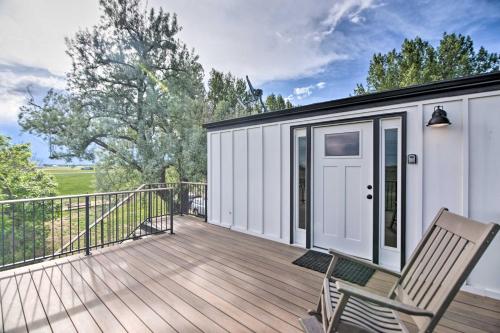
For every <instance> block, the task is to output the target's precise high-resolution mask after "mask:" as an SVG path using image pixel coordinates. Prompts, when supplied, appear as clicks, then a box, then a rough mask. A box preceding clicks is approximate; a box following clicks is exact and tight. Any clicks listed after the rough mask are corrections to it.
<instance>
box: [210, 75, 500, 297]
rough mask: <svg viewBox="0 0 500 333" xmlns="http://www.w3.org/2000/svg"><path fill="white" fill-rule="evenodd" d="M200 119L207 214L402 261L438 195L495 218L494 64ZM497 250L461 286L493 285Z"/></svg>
mask: <svg viewBox="0 0 500 333" xmlns="http://www.w3.org/2000/svg"><path fill="white" fill-rule="evenodd" d="M441 109H442V110H444V111H445V112H446V113H447V117H448V119H449V121H450V122H451V125H449V126H441V127H433V126H426V125H427V124H428V122H429V121H430V119H431V118H432V117H433V113H434V111H437V112H436V114H435V116H439V113H440V112H441V111H439V110H441ZM434 120H436V117H434ZM438 120H439V119H438ZM441 122H443V119H441ZM445 125H446V124H445ZM205 126H206V128H207V130H208V186H209V189H208V200H209V203H208V221H209V222H210V223H213V224H217V225H221V226H225V227H228V228H231V229H234V230H237V231H241V232H245V233H249V234H252V235H257V236H260V237H264V238H268V239H272V240H276V241H278V242H283V243H290V244H294V245H296V246H301V247H306V248H315V249H318V250H326V249H328V248H335V249H337V250H340V251H344V252H347V253H349V254H352V255H355V256H359V257H363V258H365V259H368V260H371V261H373V262H376V263H379V264H381V265H384V266H387V267H389V268H392V269H396V270H399V269H400V267H401V266H402V265H404V262H405V260H406V259H408V257H409V255H410V254H411V253H412V251H413V249H414V248H415V246H416V245H417V243H418V241H419V240H420V238H421V237H422V234H423V232H424V231H425V230H426V228H427V227H428V226H429V225H430V223H431V221H432V219H433V216H434V215H435V214H436V213H437V211H438V209H439V208H441V207H443V206H444V207H447V208H448V209H449V210H450V211H452V212H455V213H458V214H461V215H464V216H467V217H470V218H472V219H476V220H478V221H481V222H490V221H492V222H496V223H499V222H500V73H493V74H487V75H480V76H474V77H469V78H463V79H457V80H451V81H444V82H438V83H432V84H427V85H422V86H415V87H409V88H404V89H398V90H392V91H386V92H381V93H375V94H370V95H365V96H356V97H350V98H345V99H339V100H334V101H329V102H324V103H318V104H312V105H307V106H301V107H297V108H293V109H290V110H283V111H276V112H268V113H262V114H258V115H252V116H248V117H243V118H238V119H232V120H226V121H220V122H215V123H209V124H206V125H205ZM499 253H500V237H497V238H496V239H495V241H494V244H492V245H491V246H490V247H489V249H488V250H487V252H486V253H485V255H484V256H483V258H482V259H481V261H480V262H479V263H478V265H477V267H476V269H475V270H474V271H473V272H472V274H471V275H470V277H469V279H468V281H467V286H465V287H464V288H466V289H468V290H470V291H473V292H477V293H482V294H486V295H488V296H493V297H497V298H498V297H500V258H499V257H498V255H499Z"/></svg>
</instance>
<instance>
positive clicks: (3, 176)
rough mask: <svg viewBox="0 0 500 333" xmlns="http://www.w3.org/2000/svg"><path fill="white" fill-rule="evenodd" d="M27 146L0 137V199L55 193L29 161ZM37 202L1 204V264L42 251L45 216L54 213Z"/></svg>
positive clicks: (45, 176)
mask: <svg viewBox="0 0 500 333" xmlns="http://www.w3.org/2000/svg"><path fill="white" fill-rule="evenodd" d="M31 157H32V154H31V147H30V145H29V144H12V143H11V142H10V139H9V138H8V137H5V136H2V135H0V200H12V199H23V198H35V197H47V196H53V195H56V194H57V191H56V183H55V181H54V179H53V178H52V176H50V175H48V174H45V173H44V172H43V171H42V170H40V169H38V168H37V167H36V165H35V163H33V162H31ZM51 208H52V207H49V206H48V205H44V204H43V203H41V202H40V201H34V202H31V203H18V204H4V205H2V212H1V214H2V234H3V235H4V237H2V238H1V239H0V255H1V257H2V258H3V260H4V261H5V263H4V264H8V263H12V262H17V261H20V260H22V259H23V258H24V256H25V255H26V253H27V254H28V256H32V255H33V253H34V254H35V256H39V255H41V253H42V251H43V246H42V244H45V243H44V242H43V235H48V234H49V233H48V230H45V229H44V228H45V226H44V217H47V216H50V214H54V213H53V212H51Z"/></svg>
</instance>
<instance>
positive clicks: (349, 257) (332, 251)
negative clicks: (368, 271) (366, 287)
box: [328, 249, 401, 278]
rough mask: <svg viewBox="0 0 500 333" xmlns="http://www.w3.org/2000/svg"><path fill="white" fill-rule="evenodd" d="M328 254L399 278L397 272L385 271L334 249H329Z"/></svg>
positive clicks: (378, 266)
mask: <svg viewBox="0 0 500 333" xmlns="http://www.w3.org/2000/svg"><path fill="white" fill-rule="evenodd" d="M328 252H330V254H331V255H333V256H335V257H338V258H344V259H348V260H351V261H354V262H357V263H359V264H361V265H363V266H366V267H370V268H373V269H375V270H377V271H380V272H383V273H386V274H390V275H392V276H395V277H397V278H400V277H401V274H399V273H398V272H394V271H391V270H390V269H387V268H385V267H382V266H380V265H377V264H374V263H372V262H370V261H368V260H364V259H360V258H357V257H354V256H351V255H349V254H346V253H343V252H340V251H337V250H334V249H330V250H329V251H328Z"/></svg>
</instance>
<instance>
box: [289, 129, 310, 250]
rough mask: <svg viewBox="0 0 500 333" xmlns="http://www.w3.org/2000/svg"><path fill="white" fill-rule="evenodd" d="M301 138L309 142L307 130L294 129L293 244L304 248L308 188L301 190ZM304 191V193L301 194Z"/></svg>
mask: <svg viewBox="0 0 500 333" xmlns="http://www.w3.org/2000/svg"><path fill="white" fill-rule="evenodd" d="M299 138H305V139H306V141H307V130H306V129H305V128H297V129H293V165H292V168H293V170H292V173H293V240H292V243H293V244H295V245H299V246H302V247H305V246H306V228H307V209H306V207H307V188H303V189H300V187H299V173H298V166H299V148H300V145H299ZM305 153H306V160H307V155H308V153H309V152H308V151H307V144H306V152H305ZM307 168H308V165H307V162H306V175H305V177H306V179H305V182H306V187H307V186H308V177H307ZM300 191H302V193H299V192H300ZM301 195H302V196H305V207H304V209H305V210H306V212H305V214H306V215H305V218H306V219H305V221H304V223H305V227H304V228H303V229H302V228H299V218H300V216H299V215H300V204H298V201H299V200H300V199H299V198H300V196H301Z"/></svg>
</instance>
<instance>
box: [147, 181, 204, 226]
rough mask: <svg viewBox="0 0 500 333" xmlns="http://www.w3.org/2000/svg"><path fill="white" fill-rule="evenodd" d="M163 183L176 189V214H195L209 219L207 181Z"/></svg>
mask: <svg viewBox="0 0 500 333" xmlns="http://www.w3.org/2000/svg"><path fill="white" fill-rule="evenodd" d="M154 185H157V184H154ZM162 185H164V186H166V187H169V188H173V189H174V193H175V195H174V205H175V213H176V214H180V215H194V216H198V217H202V218H204V219H205V222H206V221H207V210H208V201H207V200H208V192H207V184H206V183H196V182H180V183H166V184H162Z"/></svg>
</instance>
